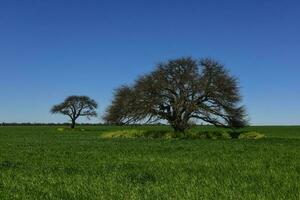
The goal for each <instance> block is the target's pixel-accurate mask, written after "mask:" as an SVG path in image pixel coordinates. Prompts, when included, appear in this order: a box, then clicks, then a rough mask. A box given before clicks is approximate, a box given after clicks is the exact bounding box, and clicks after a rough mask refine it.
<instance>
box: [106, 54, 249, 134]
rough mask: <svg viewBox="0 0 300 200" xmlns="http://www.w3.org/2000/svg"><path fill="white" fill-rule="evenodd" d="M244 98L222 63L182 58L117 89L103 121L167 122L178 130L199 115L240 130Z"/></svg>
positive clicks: (185, 127)
mask: <svg viewBox="0 0 300 200" xmlns="http://www.w3.org/2000/svg"><path fill="white" fill-rule="evenodd" d="M240 102H241V95H240V91H239V86H238V80H237V78H235V77H234V76H231V75H230V74H229V72H228V70H226V69H225V67H224V66H223V65H222V64H220V63H218V62H217V61H215V60H213V59H208V58H206V59H200V60H197V59H193V58H190V57H184V58H179V59H175V60H169V61H168V62H165V63H160V64H158V65H157V66H156V68H155V70H154V71H152V72H151V73H149V74H146V75H144V76H141V77H139V78H138V79H137V80H136V81H135V82H134V84H133V85H131V86H129V85H123V86H121V87H120V88H118V89H117V90H116V91H115V94H114V99H113V102H112V104H111V105H110V106H109V107H108V109H107V111H106V114H105V116H104V119H105V121H106V122H107V123H112V124H130V123H139V122H147V123H150V122H157V121H159V120H167V121H168V122H169V124H170V125H171V126H172V127H173V128H174V130H175V131H180V132H184V131H185V130H186V129H187V128H189V127H190V124H191V121H192V120H195V119H196V120H201V121H204V122H208V123H210V124H213V125H215V126H221V127H231V128H236V127H243V126H245V125H246V124H247V122H246V120H245V118H246V113H245V109H244V107H243V106H241V105H240Z"/></svg>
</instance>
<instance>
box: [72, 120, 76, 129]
mask: <svg viewBox="0 0 300 200" xmlns="http://www.w3.org/2000/svg"><path fill="white" fill-rule="evenodd" d="M74 128H75V120H74V119H72V124H71V129H74Z"/></svg>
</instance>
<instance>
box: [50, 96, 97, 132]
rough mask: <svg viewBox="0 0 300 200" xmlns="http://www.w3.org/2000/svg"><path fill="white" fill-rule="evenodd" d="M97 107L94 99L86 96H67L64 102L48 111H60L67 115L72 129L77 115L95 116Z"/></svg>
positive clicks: (54, 112)
mask: <svg viewBox="0 0 300 200" xmlns="http://www.w3.org/2000/svg"><path fill="white" fill-rule="evenodd" d="M97 107H98V105H97V103H96V101H95V100H93V99H91V98H89V97H87V96H69V97H67V98H66V99H65V100H64V102H62V103H60V104H57V105H54V106H53V107H52V109H51V111H50V112H51V113H52V114H56V113H60V114H63V115H67V116H69V117H70V119H71V128H72V129H73V128H75V123H76V120H77V118H78V117H80V116H85V117H87V118H88V119H90V117H96V116H97V113H96V109H97Z"/></svg>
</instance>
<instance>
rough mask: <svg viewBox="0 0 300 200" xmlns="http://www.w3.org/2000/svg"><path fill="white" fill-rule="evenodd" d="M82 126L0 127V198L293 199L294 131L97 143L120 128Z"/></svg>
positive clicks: (299, 194) (298, 175) (298, 152)
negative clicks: (249, 136)
mask: <svg viewBox="0 0 300 200" xmlns="http://www.w3.org/2000/svg"><path fill="white" fill-rule="evenodd" d="M84 128H85V129H86V131H84V132H81V131H72V132H71V131H68V132H60V131H58V130H57V127H0V199H74V200H75V199H76V200H77V199H300V127H297V126H294V127H293V126H290V127H251V128H248V129H251V130H255V131H258V132H261V133H263V134H265V135H266V136H267V138H266V139H261V140H237V139H233V140H208V139H203V140H190V139H188V140H178V139H169V140H163V139H102V138H101V137H100V135H101V133H102V132H103V131H106V130H112V129H115V130H118V129H121V128H120V127H105V126H103V127H84ZM140 128H154V129H168V127H140ZM198 129H203V130H204V129H205V130H206V129H207V130H212V129H213V128H212V127H198Z"/></svg>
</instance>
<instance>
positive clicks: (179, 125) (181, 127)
mask: <svg viewBox="0 0 300 200" xmlns="http://www.w3.org/2000/svg"><path fill="white" fill-rule="evenodd" d="M171 126H172V128H173V129H174V131H175V132H177V133H184V131H185V129H187V128H188V127H186V126H184V125H182V123H171Z"/></svg>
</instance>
